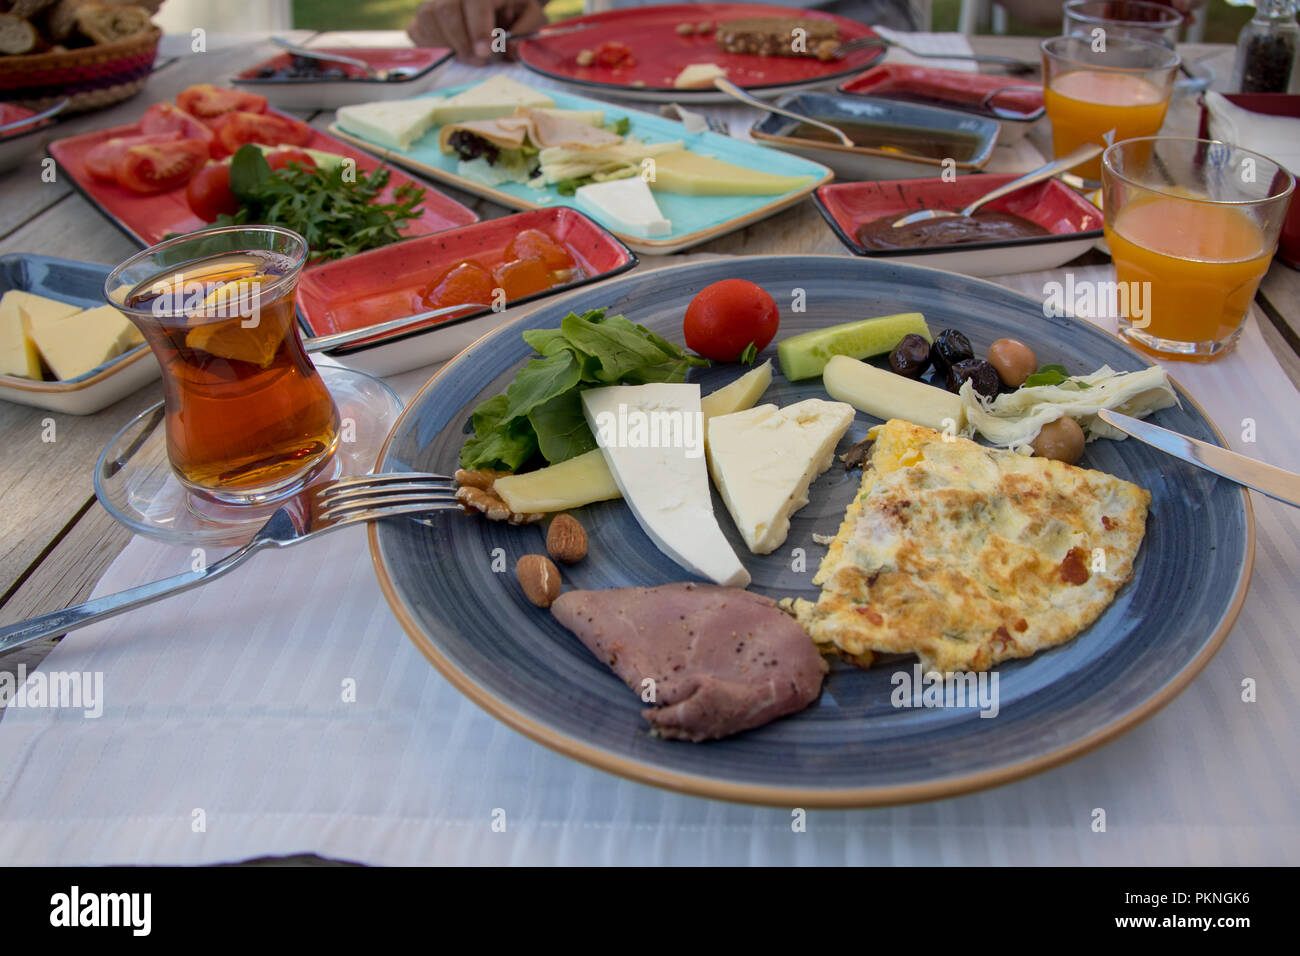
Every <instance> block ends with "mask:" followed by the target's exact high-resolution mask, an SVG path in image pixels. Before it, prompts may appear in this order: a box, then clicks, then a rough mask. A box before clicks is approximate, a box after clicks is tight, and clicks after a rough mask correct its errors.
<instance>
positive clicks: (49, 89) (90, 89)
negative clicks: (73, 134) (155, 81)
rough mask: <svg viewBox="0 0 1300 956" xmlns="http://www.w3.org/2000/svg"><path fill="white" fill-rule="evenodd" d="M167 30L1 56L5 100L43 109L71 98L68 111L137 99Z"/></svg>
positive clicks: (153, 29)
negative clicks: (40, 51)
mask: <svg viewBox="0 0 1300 956" xmlns="http://www.w3.org/2000/svg"><path fill="white" fill-rule="evenodd" d="M160 37H162V30H160V29H158V27H156V26H154V27H150V28H149V29H148V30H145V31H142V32H141V33H138V34H136V35H135V36H129V37H126V38H125V39H122V40H116V41H114V42H112V43H104V44H97V45H95V46H88V47H79V48H77V49H73V50H66V51H63V52H61V53H32V54H26V55H23V56H0V100H6V101H8V102H11V103H17V104H19V105H20V106H25V107H27V108H28V109H33V110H42V109H46V108H47V107H50V106H53V105H54V104H55V103H57V102H58V101H59V100H61V99H64V98H65V97H66V98H68V99H69V100H70V101H71V102H69V104H68V107H67V110H66V112H68V113H72V112H84V111H86V110H97V109H101V108H103V107H105V106H109V105H111V104H113V103H118V102H120V101H122V100H125V99H128V98H129V97H132V96H135V94H137V93H139V92H140V90H141V89H142V88H143V87H144V84H145V80H147V79H148V78H149V71H150V70H151V69H153V61H154V57H155V56H156V55H157V53H158V40H159V38H160Z"/></svg>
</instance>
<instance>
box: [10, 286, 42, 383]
mask: <svg viewBox="0 0 1300 956" xmlns="http://www.w3.org/2000/svg"><path fill="white" fill-rule="evenodd" d="M0 375H17V376H20V377H21V378H31V379H36V380H37V381H39V380H40V379H41V377H42V376H41V356H40V353H39V352H37V351H36V343H34V342H33V341H32V337H31V336H30V335H28V334H27V328H26V323H25V322H24V321H23V316H22V313H20V312H19V311H18V303H17V301H16V300H14V299H10V298H8V297H6V298H5V299H4V300H0Z"/></svg>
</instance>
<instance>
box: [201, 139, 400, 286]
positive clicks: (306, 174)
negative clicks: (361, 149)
mask: <svg viewBox="0 0 1300 956" xmlns="http://www.w3.org/2000/svg"><path fill="white" fill-rule="evenodd" d="M353 174H355V175H353ZM388 180H389V170H388V169H387V168H386V167H382V166H381V167H379V168H378V169H375V170H373V171H372V172H369V173H367V172H364V171H363V170H360V169H355V168H352V167H347V175H346V176H345V166H344V165H343V164H340V165H338V166H335V167H333V168H330V169H323V168H321V167H320V166H315V167H308V168H303V167H302V166H299V165H298V164H296V163H291V164H290V165H288V166H286V167H284V168H283V169H277V170H272V169H271V167H270V166H269V165H268V164H267V162H266V157H265V156H264V155H263V154H262V151H261V150H260V149H258V148H257V147H256V146H253V145H246V146H241V147H240V148H239V150H238V152H236V153H235V155H234V156H233V157H232V158H231V160H230V191H231V192H233V193H234V194H235V198H236V199H238V200H239V206H240V208H239V211H238V212H236V213H235V214H234V215H233V216H228V215H222V216H219V217H218V218H217V224H218V225H222V226H231V225H247V224H250V223H260V224H264V225H269V226H284V227H285V228H286V229H292V230H293V231H294V232H296V233H298V234H299V235H301V236H302V237H303V238H304V239H306V240H307V246H308V248H309V249H310V250H311V256H312V259H313V260H316V261H321V260H325V259H341V258H343V257H344V256H350V255H352V254H354V253H357V252H364V251H365V250H366V249H374V248H376V247H377V246H386V245H388V244H389V243H390V242H396V241H397V240H398V239H400V238H402V237H401V233H400V232H399V230H400V229H401V227H402V226H403V225H404V224H405V223H406V222H408V221H409V220H411V219H414V218H415V217H417V216H418V215H419V214H420V204H421V203H423V202H424V196H425V190H424V189H423V188H422V187H420V186H417V185H416V184H415V183H403V184H402V185H401V186H398V187H397V188H396V189H395V190H393V197H392V201H391V202H379V201H378V198H379V194H380V193H381V192H383V191H384V189H385V187H387V185H388Z"/></svg>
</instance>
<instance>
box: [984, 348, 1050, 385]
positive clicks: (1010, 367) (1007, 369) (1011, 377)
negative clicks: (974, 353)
mask: <svg viewBox="0 0 1300 956" xmlns="http://www.w3.org/2000/svg"><path fill="white" fill-rule="evenodd" d="M989 364H990V365H992V366H993V367H994V368H995V369H997V372H998V378H1000V379H1002V384H1003V385H1006V386H1007V387H1008V388H1019V387H1020V386H1021V385H1024V384H1025V379H1027V378H1029V376H1031V375H1033V374H1034V372H1035V371H1037V370H1038V357H1037V356H1036V355H1034V350H1033V349H1031V348H1030V347H1029V346H1028V345H1026V344H1025V343H1024V342H1021V341H1020V340H1019V339H998V340H997V341H996V342H994V343H993V344H992V345H990V346H989Z"/></svg>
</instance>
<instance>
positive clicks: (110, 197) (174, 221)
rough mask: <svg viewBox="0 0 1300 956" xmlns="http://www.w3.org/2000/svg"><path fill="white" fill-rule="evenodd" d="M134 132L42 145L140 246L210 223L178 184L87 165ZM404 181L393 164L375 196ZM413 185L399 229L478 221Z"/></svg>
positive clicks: (366, 162) (359, 158) (360, 165)
mask: <svg viewBox="0 0 1300 956" xmlns="http://www.w3.org/2000/svg"><path fill="white" fill-rule="evenodd" d="M268 112H271V113H274V112H276V111H275V110H269V111H268ZM279 115H285V114H279ZM139 132H140V129H139V124H138V123H131V124H129V125H126V126H114V127H111V128H109V129H101V130H96V131H95V132H93V133H82V134H81V135H79V136H68V137H65V138H64V139H59V140H55V141H54V142H52V143H50V145H49V147H48V148H47V151H48V152H49V154H50V155H51V156H53V157H54V159H55V160H56V161H57V162H58V164H59V165H60V166H61V167H62V168H63V171H64V172H65V173H66V174H67V175H68V177H69V178H70V179H71V180H72V183H73V185H74V186H76V187H77V189H78V190H79V191H80V192H81V193H82V194H83V195H84V196H85V197H86V198H87V199H88V200H89V201H90V203H91V204H92V205H94V206H96V207H97V208H98V209H99V211H100V212H102V213H103V214H104V215H105V216H107V217H108V218H109V219H111V220H112V221H113V222H114V223H116V224H117V225H118V227H119V228H121V229H122V231H123V232H125V233H126V234H127V235H128V236H130V237H131V238H132V239H134V240H135V241H136V242H138V243H140V244H141V245H142V246H152V245H154V244H155V243H157V242H160V241H161V240H162V238H163V237H164V236H166V235H168V234H169V233H174V232H176V233H185V232H193V231H194V230H196V229H203V228H206V227H207V226H209V225H210V223H207V222H204V221H203V220H202V219H200V218H199V217H198V216H196V215H194V213H193V212H191V211H190V207H189V204H188V203H186V202H185V187H184V186H181V187H178V188H176V189H173V190H171V191H170V192H165V193H156V194H154V195H145V194H143V193H137V192H132V191H131V190H129V189H127V188H126V187H124V186H119V185H118V184H117V183H110V182H104V181H103V180H101V179H96V178H95V177H94V176H92V175H90V173H89V171H87V169H86V163H85V156H86V153H87V152H89V151H90V150H91V149H92V148H93V147H94V146H96V145H97V144H98V143H101V142H103V141H104V140H106V139H108V138H110V137H112V136H131V135H134V134H137V133H139ZM307 146H308V147H309V148H311V149H320V150H326V151H327V152H331V153H337V154H339V155H340V156H347V157H350V158H352V159H354V160H356V164H357V169H358V170H361V171H364V172H367V173H368V172H370V171H371V170H372V169H375V168H376V167H378V166H381V165H383V164H382V163H381V162H380V161H379V160H377V159H375V158H374V157H373V156H371V155H370V154H369V153H366V152H364V151H362V150H359V149H357V148H356V147H355V146H350V145H348V144H347V143H345V142H343V141H342V140H339V139H335V138H334V137H333V136H330V135H329V134H328V133H322V132H320V131H319V130H313V131H312V138H311V139H310V140H309V141H308V142H307ZM408 182H416V181H415V180H412V179H411V177H410V176H407V175H405V174H404V173H402V172H400V171H399V170H397V169H393V170H392V172H391V175H390V177H389V180H388V188H387V189H385V190H384V192H383V193H381V194H380V199H383V200H387V199H388V198H389V197H390V196H391V194H392V191H393V190H394V189H396V188H397V187H398V186H400V185H402V184H403V183H408ZM417 185H419V186H422V187H424V190H425V195H424V203H423V205H422V211H421V213H420V216H419V218H417V219H412V220H411V221H409V222H408V223H407V224H406V225H405V226H403V228H402V233H403V234H404V235H406V236H421V235H427V234H428V233H432V232H441V231H442V230H443V229H450V228H451V227H452V226H464V225H467V224H469V223H471V222H478V219H479V217H478V214H477V213H475V212H473V211H472V210H470V209H468V208H467V207H465V206H462V205H461V204H460V203H458V202H456V200H454V199H451V198H450V197H448V196H444V195H443V194H442V193H440V192H438V191H437V190H436V189H433V188H432V187H430V186H428V185H427V184H425V183H423V182H417Z"/></svg>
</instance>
